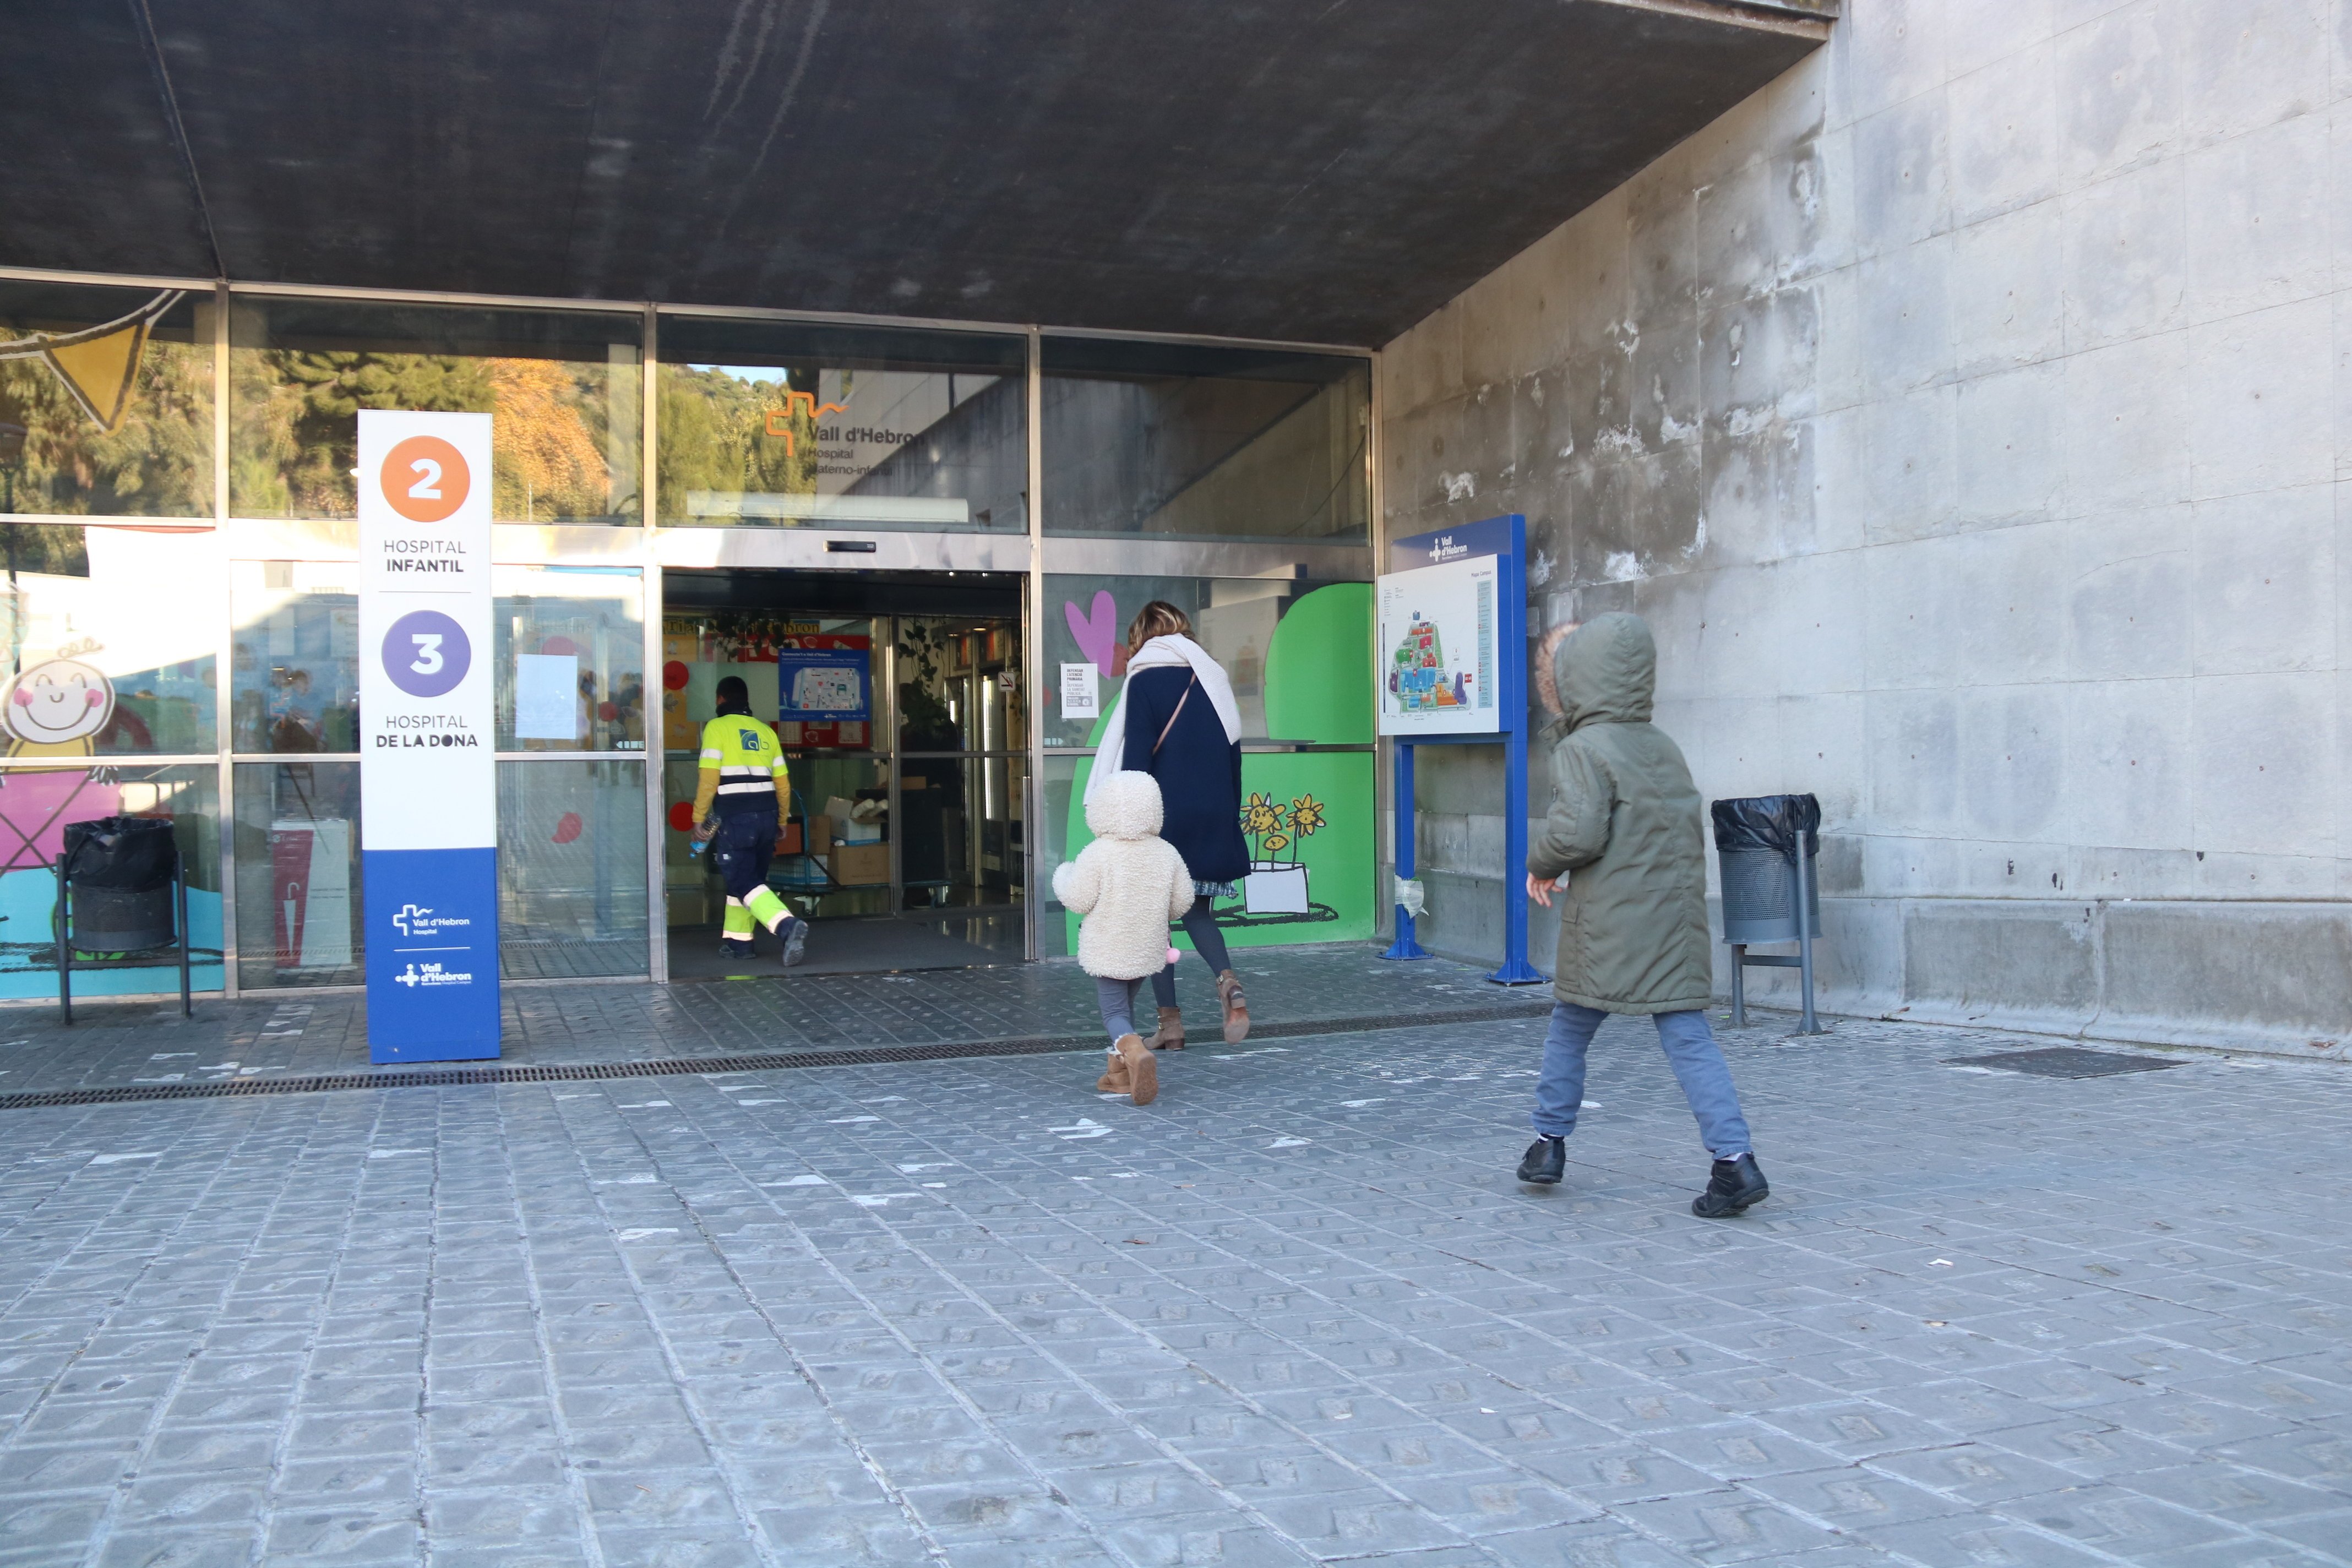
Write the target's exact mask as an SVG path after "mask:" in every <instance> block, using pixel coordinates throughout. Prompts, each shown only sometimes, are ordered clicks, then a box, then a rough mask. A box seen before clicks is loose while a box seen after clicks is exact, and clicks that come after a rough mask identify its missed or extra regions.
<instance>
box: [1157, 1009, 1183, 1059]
mask: <svg viewBox="0 0 2352 1568" xmlns="http://www.w3.org/2000/svg"><path fill="white" fill-rule="evenodd" d="M1151 1048H1152V1049H1153V1050H1155V1051H1181V1050H1182V1049H1183V1048H1184V1015H1183V1014H1182V1013H1181V1012H1180V1011H1179V1010H1178V1009H1176V1008H1174V1007H1162V1008H1161V1009H1160V1027H1159V1028H1157V1029H1155V1030H1153V1031H1152V1033H1151Z"/></svg>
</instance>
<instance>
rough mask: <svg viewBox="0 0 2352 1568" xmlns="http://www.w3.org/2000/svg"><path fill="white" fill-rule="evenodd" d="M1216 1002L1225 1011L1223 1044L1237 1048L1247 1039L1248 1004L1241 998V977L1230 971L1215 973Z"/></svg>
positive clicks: (1222, 970) (1223, 970) (1224, 970)
mask: <svg viewBox="0 0 2352 1568" xmlns="http://www.w3.org/2000/svg"><path fill="white" fill-rule="evenodd" d="M1217 1001H1218V1003H1219V1005H1222V1006H1223V1008H1224V1010H1225V1044H1227V1045H1229V1046H1238V1045H1240V1044H1241V1043H1242V1042H1243V1041H1244V1040H1246V1039H1248V1038H1249V1004H1248V1003H1247V1002H1246V1001H1244V1000H1243V998H1242V977H1241V976H1240V975H1238V974H1235V973H1234V972H1233V971H1232V970H1230V969H1221V970H1219V971H1218V972H1217Z"/></svg>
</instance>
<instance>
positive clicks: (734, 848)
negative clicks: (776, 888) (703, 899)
mask: <svg viewBox="0 0 2352 1568" xmlns="http://www.w3.org/2000/svg"><path fill="white" fill-rule="evenodd" d="M775 858H776V808H775V807H774V806H770V807H768V808H767V809H766V810H765V811H739V812H736V813H734V814H733V815H732V816H722V817H720V818H719V831H718V833H717V834H716V835H715V836H713V837H712V838H711V840H710V863H711V864H712V865H713V866H716V867H718V868H719V876H721V877H723V878H725V879H726V880H727V896H728V897H729V898H730V899H749V898H750V897H751V895H752V894H753V893H754V892H756V891H758V890H759V889H761V888H764V887H766V886H767V885H768V867H769V865H770V864H771V863H772V862H773V861H774V859H775Z"/></svg>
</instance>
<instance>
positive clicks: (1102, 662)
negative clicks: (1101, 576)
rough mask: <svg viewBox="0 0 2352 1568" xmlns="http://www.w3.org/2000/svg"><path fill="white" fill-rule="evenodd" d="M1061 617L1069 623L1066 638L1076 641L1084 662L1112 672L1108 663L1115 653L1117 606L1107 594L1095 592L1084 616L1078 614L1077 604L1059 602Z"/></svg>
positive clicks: (1116, 643) (1116, 646)
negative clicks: (1084, 658)
mask: <svg viewBox="0 0 2352 1568" xmlns="http://www.w3.org/2000/svg"><path fill="white" fill-rule="evenodd" d="M1062 617H1063V619H1065V620H1066V621H1068V622H1069V623H1070V635H1071V636H1072V637H1076V638H1077V639H1078V651H1079V652H1080V653H1083V654H1085V655H1086V656H1087V663H1088V664H1091V665H1093V666H1094V667H1095V668H1097V669H1099V670H1101V671H1102V672H1103V673H1104V674H1106V675H1108V674H1110V673H1112V671H1111V661H1112V658H1113V657H1114V656H1115V655H1116V654H1117V653H1118V651H1119V647H1118V605H1116V604H1115V603H1113V602H1112V600H1111V596H1110V595H1109V593H1108V591H1106V590H1103V589H1099V588H1097V590H1095V602H1094V605H1093V607H1092V609H1091V611H1090V612H1089V613H1088V614H1087V615H1084V616H1081V615H1079V614H1078V607H1077V605H1074V604H1072V603H1071V602H1070V601H1068V600H1066V599H1065V600H1063V601H1062Z"/></svg>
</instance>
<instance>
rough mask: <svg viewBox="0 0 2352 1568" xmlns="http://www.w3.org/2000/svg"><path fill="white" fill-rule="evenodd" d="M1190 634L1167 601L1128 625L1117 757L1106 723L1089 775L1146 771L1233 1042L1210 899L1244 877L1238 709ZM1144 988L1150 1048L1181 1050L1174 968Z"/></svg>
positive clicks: (1244, 1025) (1236, 1024)
mask: <svg viewBox="0 0 2352 1568" xmlns="http://www.w3.org/2000/svg"><path fill="white" fill-rule="evenodd" d="M1127 649H1128V661H1127V689H1126V690H1125V691H1124V692H1123V693H1122V694H1121V696H1120V699H1119V708H1120V710H1121V716H1120V718H1119V719H1118V720H1115V721H1113V723H1114V726H1116V725H1118V724H1119V723H1123V724H1124V726H1125V731H1124V734H1123V735H1121V736H1120V737H1119V742H1120V744H1119V754H1118V757H1116V758H1112V757H1110V756H1109V755H1108V753H1109V752H1110V749H1111V741H1112V736H1111V734H1110V733H1109V732H1108V731H1109V729H1110V728H1111V727H1110V726H1107V727H1106V733H1105V734H1104V736H1103V746H1102V751H1101V754H1098V755H1097V757H1096V759H1095V766H1096V768H1097V770H1098V774H1097V776H1100V771H1105V770H1106V765H1107V764H1108V768H1109V769H1116V768H1121V767H1124V768H1126V769H1129V770H1131V771H1133V772H1136V773H1150V775H1151V776H1152V777H1153V778H1154V779H1155V780H1157V781H1158V782H1159V784H1160V799H1161V801H1162V802H1163V803H1164V804H1165V808H1166V816H1165V819H1164V820H1163V821H1162V822H1161V824H1160V837H1162V838H1164V839H1166V840H1167V841H1168V842H1169V843H1170V844H1171V845H1173V846H1175V848H1176V852H1177V853H1178V854H1180V855H1181V856H1183V857H1184V866H1185V868H1186V869H1187V870H1189V871H1190V872H1191V873H1192V885H1193V892H1194V894H1195V895H1196V896H1195V897H1194V899H1193V900H1192V909H1191V910H1187V911H1186V912H1185V915H1184V919H1183V926H1184V934H1185V935H1187V936H1189V937H1191V938H1192V947H1193V950H1194V951H1195V952H1198V953H1200V955H1201V957H1202V961H1203V962H1205V963H1207V964H1208V966H1209V968H1210V971H1211V972H1212V973H1214V974H1215V976H1216V984H1217V1003H1218V1006H1219V1010H1220V1011H1221V1013H1222V1014H1223V1027H1224V1037H1225V1039H1226V1040H1227V1041H1228V1042H1229V1043H1234V1042H1238V1041H1240V1040H1242V1039H1244V1038H1245V1037H1247V1036H1248V1034H1249V1005H1248V1003H1247V1002H1246V1001H1245V1000H1244V997H1243V995H1242V983H1241V978H1240V976H1238V975H1236V974H1235V973H1234V970H1233V963H1232V962H1231V960H1230V958H1229V957H1228V955H1227V953H1226V952H1225V939H1224V937H1223V934H1222V933H1220V932H1219V931H1218V930H1217V922H1216V919H1215V917H1214V916H1213V914H1212V913H1211V912H1210V907H1211V903H1212V901H1213V900H1216V899H1230V898H1233V897H1234V884H1235V883H1237V882H1239V881H1240V880H1241V879H1243V878H1244V877H1246V876H1248V875H1249V844H1248V841H1247V840H1246V839H1244V837H1242V826H1241V814H1242V746H1241V712H1240V710H1239V708H1238V707H1237V706H1236V705H1235V703H1234V694H1233V683H1232V682H1231V681H1230V680H1228V679H1226V677H1225V672H1224V670H1223V668H1222V667H1220V666H1219V665H1218V664H1217V662H1216V660H1214V659H1213V658H1210V657H1209V654H1208V651H1207V650H1206V649H1205V648H1203V647H1201V645H1200V644H1199V643H1197V642H1194V641H1193V640H1192V621H1191V620H1190V618H1188V617H1187V616H1185V614H1184V612H1183V611H1181V610H1180V609H1178V608H1177V607H1176V606H1175V605H1171V604H1169V603H1167V602H1166V601H1165V600H1160V599H1155V600H1153V601H1152V602H1151V603H1150V604H1148V605H1144V606H1143V608H1142V609H1141V610H1139V611H1138V612H1137V614H1136V617H1135V619H1134V621H1133V622H1132V623H1131V624H1130V625H1129V626H1128V630H1127ZM1151 989H1152V994H1153V996H1154V998H1155V999H1156V1000H1157V1001H1158V1002H1159V1005H1160V1027H1159V1030H1158V1032H1157V1033H1156V1034H1155V1035H1153V1037H1152V1038H1151V1044H1152V1046H1153V1047H1155V1048H1156V1049H1160V1050H1181V1049H1183V1047H1184V1021H1183V1016H1182V1015H1181V1012H1180V1011H1179V1010H1178V1008H1177V1005H1176V966H1175V965H1174V964H1172V963H1171V964H1170V965H1169V966H1168V967H1167V968H1166V969H1165V970H1163V971H1161V972H1160V973H1158V974H1156V975H1154V976H1152V979H1151Z"/></svg>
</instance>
